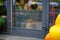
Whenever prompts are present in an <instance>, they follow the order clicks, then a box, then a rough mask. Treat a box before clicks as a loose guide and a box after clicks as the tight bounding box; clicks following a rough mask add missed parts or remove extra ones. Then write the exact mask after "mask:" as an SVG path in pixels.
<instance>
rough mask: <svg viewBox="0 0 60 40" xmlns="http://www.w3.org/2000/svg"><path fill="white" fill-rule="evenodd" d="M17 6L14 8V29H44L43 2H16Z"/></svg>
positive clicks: (17, 0)
mask: <svg viewBox="0 0 60 40" xmlns="http://www.w3.org/2000/svg"><path fill="white" fill-rule="evenodd" d="M15 4H16V5H15V6H13V9H14V11H13V26H14V27H19V28H22V29H36V30H41V29H42V1H41V0H16V2H15ZM14 7H15V8H14Z"/></svg>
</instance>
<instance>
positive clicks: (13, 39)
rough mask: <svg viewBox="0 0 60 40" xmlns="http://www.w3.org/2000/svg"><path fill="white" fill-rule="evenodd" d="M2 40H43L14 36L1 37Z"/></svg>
mask: <svg viewBox="0 0 60 40" xmlns="http://www.w3.org/2000/svg"><path fill="white" fill-rule="evenodd" d="M0 40H43V39H41V38H32V37H21V36H12V35H0Z"/></svg>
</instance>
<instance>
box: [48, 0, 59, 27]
mask: <svg viewBox="0 0 60 40" xmlns="http://www.w3.org/2000/svg"><path fill="white" fill-rule="evenodd" d="M49 9H50V15H49V17H50V20H49V21H50V26H52V25H54V23H55V19H56V17H57V15H58V14H59V13H60V1H59V0H50V7H49Z"/></svg>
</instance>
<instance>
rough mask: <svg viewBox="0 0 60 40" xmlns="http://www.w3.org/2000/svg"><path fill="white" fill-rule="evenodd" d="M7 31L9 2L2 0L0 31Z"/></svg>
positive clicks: (0, 1) (0, 4)
mask: <svg viewBox="0 0 60 40" xmlns="http://www.w3.org/2000/svg"><path fill="white" fill-rule="evenodd" d="M1 32H7V4H6V0H0V33H1Z"/></svg>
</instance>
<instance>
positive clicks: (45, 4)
mask: <svg viewBox="0 0 60 40" xmlns="http://www.w3.org/2000/svg"><path fill="white" fill-rule="evenodd" d="M7 3H8V4H7V6H8V7H7V16H8V17H7V33H8V34H11V35H14V34H13V31H12V30H15V29H16V28H12V0H7ZM42 3H43V5H42V6H43V9H42V21H43V25H42V26H43V30H44V32H43V33H42V36H41V37H42V38H43V37H44V36H45V35H46V33H47V32H48V28H49V0H42ZM20 30H21V31H22V32H24V31H23V29H20ZM24 30H26V31H32V30H27V29H24ZM21 31H20V32H21ZM35 31H36V32H39V30H35ZM35 31H34V32H35ZM20 34H21V33H20ZM37 34H38V35H39V33H37ZM15 35H18V34H15ZM22 35H24V34H22ZM40 35H41V34H40ZM20 36H21V35H20ZM25 36H26V35H25ZM33 37H34V36H33ZM39 37H40V36H39Z"/></svg>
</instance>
